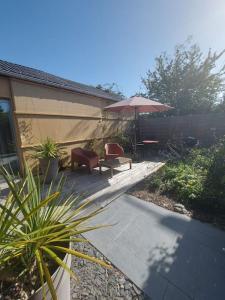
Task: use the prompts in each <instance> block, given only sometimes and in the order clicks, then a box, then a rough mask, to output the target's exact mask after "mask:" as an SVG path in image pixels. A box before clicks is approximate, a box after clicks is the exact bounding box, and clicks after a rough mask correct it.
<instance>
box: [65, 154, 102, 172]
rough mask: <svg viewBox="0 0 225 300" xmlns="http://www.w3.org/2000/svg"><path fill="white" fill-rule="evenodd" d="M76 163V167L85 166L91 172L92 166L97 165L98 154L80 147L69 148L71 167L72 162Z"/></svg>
mask: <svg viewBox="0 0 225 300" xmlns="http://www.w3.org/2000/svg"><path fill="white" fill-rule="evenodd" d="M75 162H76V163H77V164H78V167H81V166H82V165H85V166H87V168H88V169H89V172H90V173H91V172H92V170H93V168H95V167H97V166H98V164H99V157H98V155H97V154H96V153H95V152H94V151H91V150H86V149H82V148H75V149H72V150H71V168H72V170H73V169H74V163H75Z"/></svg>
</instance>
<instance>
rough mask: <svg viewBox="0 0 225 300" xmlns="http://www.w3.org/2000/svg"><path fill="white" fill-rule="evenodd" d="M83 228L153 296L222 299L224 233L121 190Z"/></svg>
mask: <svg viewBox="0 0 225 300" xmlns="http://www.w3.org/2000/svg"><path fill="white" fill-rule="evenodd" d="M99 224H111V225H114V226H111V227H108V228H107V229H101V230H97V231H92V232H89V233H86V234H85V235H84V236H85V237H86V238H87V239H88V240H90V241H91V243H93V245H95V247H96V248H97V249H99V250H100V251H101V252H102V253H103V254H104V255H105V256H106V257H107V258H108V259H109V260H110V261H111V262H112V263H113V264H114V265H115V266H116V267H117V268H119V269H120V270H121V271H122V272H123V273H124V274H126V276H128V277H129V278H130V279H131V280H132V281H133V282H134V283H135V284H136V285H137V286H138V287H139V288H141V289H142V290H143V291H144V292H145V293H146V294H147V295H148V296H150V297H151V299H153V300H186V299H195V300H222V299H223V300H224V299H225V284H224V278H225V232H224V231H222V230H219V229H217V228H215V227H213V226H212V225H209V224H204V223H201V222H199V221H197V220H193V219H190V218H188V217H186V216H184V215H180V214H177V213H174V212H172V211H169V210H166V209H164V208H162V207H159V206H157V205H155V204H152V203H148V202H145V201H142V200H139V199H137V198H135V197H133V196H131V195H128V194H123V195H121V196H120V197H118V198H117V199H116V200H115V201H112V202H111V203H110V205H108V206H107V207H106V209H105V210H104V211H103V213H101V214H99V215H98V216H97V217H96V218H95V219H93V220H92V221H91V225H99Z"/></svg>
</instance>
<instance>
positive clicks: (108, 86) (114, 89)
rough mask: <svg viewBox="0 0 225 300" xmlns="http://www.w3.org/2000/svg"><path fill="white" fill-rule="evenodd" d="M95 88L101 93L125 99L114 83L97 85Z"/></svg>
mask: <svg viewBox="0 0 225 300" xmlns="http://www.w3.org/2000/svg"><path fill="white" fill-rule="evenodd" d="M96 88H97V89H100V90H102V91H105V92H107V93H111V94H116V95H119V96H120V97H121V98H125V96H124V95H123V93H122V92H121V91H120V90H119V87H118V85H117V84H116V83H115V82H113V83H105V84H98V85H96Z"/></svg>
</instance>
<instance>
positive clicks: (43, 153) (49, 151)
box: [34, 137, 60, 159]
mask: <svg viewBox="0 0 225 300" xmlns="http://www.w3.org/2000/svg"><path fill="white" fill-rule="evenodd" d="M34 151H35V153H34V157H36V158H39V159H40V158H57V157H58V156H59V154H60V147H59V146H58V145H57V144H56V142H55V141H54V140H53V139H52V138H50V137H47V138H46V139H45V140H44V141H43V142H42V143H41V144H40V145H38V146H36V147H34Z"/></svg>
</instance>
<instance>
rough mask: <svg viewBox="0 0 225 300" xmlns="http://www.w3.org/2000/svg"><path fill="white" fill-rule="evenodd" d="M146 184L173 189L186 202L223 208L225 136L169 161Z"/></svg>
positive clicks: (152, 187)
mask: <svg viewBox="0 0 225 300" xmlns="http://www.w3.org/2000/svg"><path fill="white" fill-rule="evenodd" d="M148 187H149V188H150V189H154V190H156V189H160V190H161V191H162V192H169V193H172V194H173V195H174V196H175V198H176V199H177V200H178V201H180V202H182V203H185V204H187V205H189V206H193V207H201V208H202V209H213V210H216V209H217V210H218V209H221V210H224V211H225V139H221V140H220V141H218V142H217V143H216V144H215V145H214V146H212V147H210V148H201V149H193V150H192V151H191V152H190V153H189V154H188V155H187V156H186V157H185V158H184V159H182V160H180V161H176V162H169V163H168V164H167V165H166V166H165V167H164V168H163V169H162V170H160V172H158V173H157V174H156V175H155V176H153V177H152V178H151V180H150V181H149V182H148Z"/></svg>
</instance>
